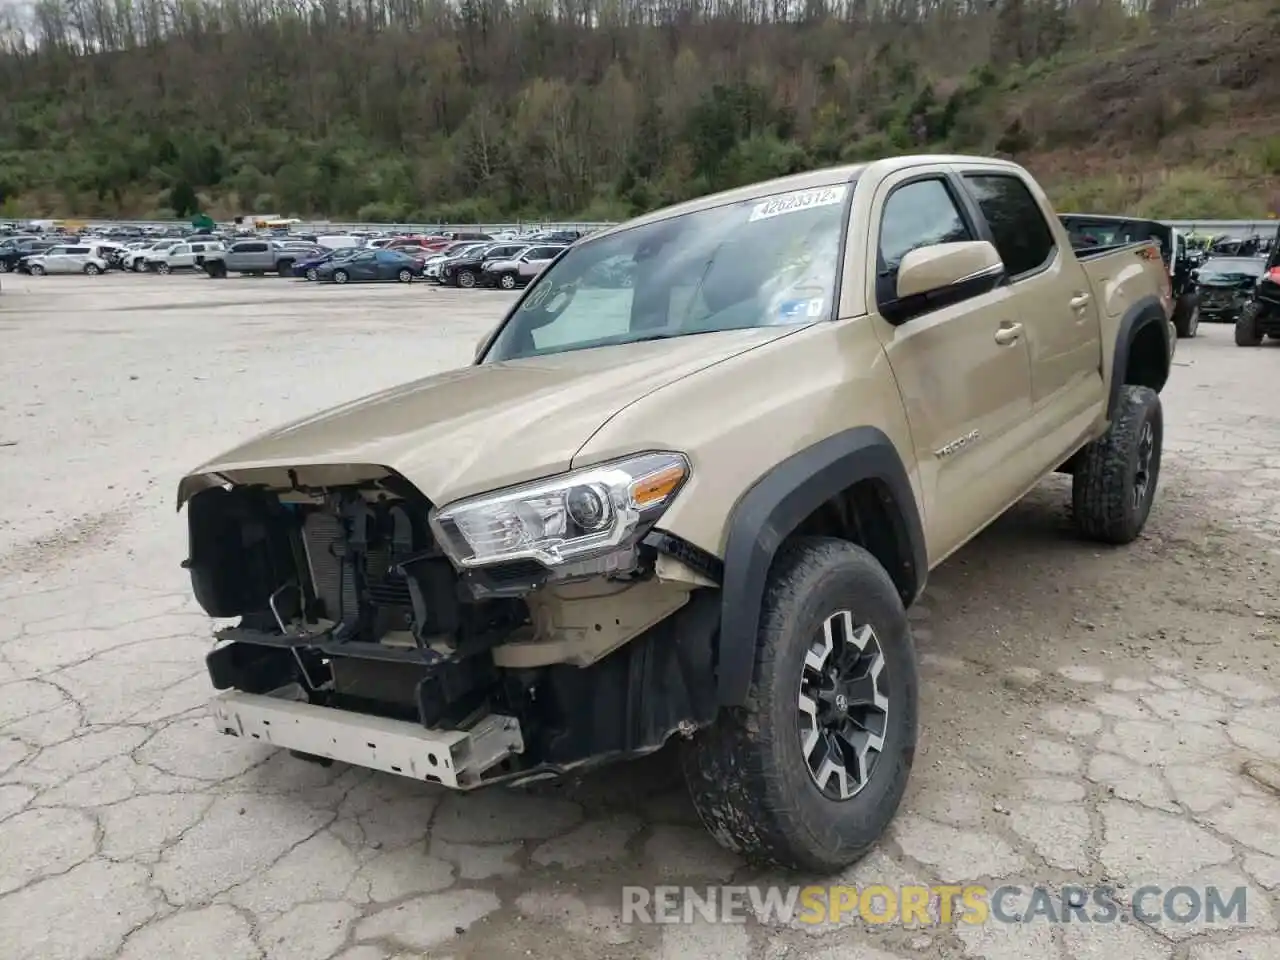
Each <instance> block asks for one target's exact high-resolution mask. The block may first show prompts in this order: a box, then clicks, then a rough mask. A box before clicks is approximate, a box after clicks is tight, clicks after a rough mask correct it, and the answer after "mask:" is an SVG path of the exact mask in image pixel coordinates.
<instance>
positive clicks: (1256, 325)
mask: <svg viewBox="0 0 1280 960" xmlns="http://www.w3.org/2000/svg"><path fill="white" fill-rule="evenodd" d="M1260 343H1262V304H1260V303H1258V301H1256V300H1254V301H1253V302H1252V303H1246V304H1245V305H1244V309H1243V310H1241V311H1240V317H1239V319H1237V320H1236V346H1237V347H1256V346H1258V345H1259V344H1260Z"/></svg>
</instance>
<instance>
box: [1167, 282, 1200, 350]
mask: <svg viewBox="0 0 1280 960" xmlns="http://www.w3.org/2000/svg"><path fill="white" fill-rule="evenodd" d="M1173 326H1174V329H1175V330H1177V332H1178V336H1179V337H1181V338H1183V339H1189V338H1191V337H1194V336H1195V335H1196V330H1198V329H1199V327H1200V295H1199V294H1197V293H1184V294H1183V295H1182V296H1181V297H1179V298H1178V302H1177V304H1176V305H1175V306H1174V308H1173Z"/></svg>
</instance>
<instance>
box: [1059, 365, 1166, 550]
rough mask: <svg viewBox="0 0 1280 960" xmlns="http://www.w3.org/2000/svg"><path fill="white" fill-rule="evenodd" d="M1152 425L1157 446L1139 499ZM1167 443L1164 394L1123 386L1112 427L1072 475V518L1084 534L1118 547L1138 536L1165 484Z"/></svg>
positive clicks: (1091, 446)
mask: <svg viewBox="0 0 1280 960" xmlns="http://www.w3.org/2000/svg"><path fill="white" fill-rule="evenodd" d="M1147 424H1150V426H1151V443H1152V446H1151V452H1150V455H1149V457H1148V458H1147V462H1146V468H1145V473H1146V484H1145V487H1144V490H1143V492H1142V494H1141V496H1140V497H1139V496H1138V495H1137V493H1136V487H1137V483H1138V480H1139V473H1140V468H1141V460H1142V459H1143V458H1142V456H1141V453H1142V446H1143V437H1144V433H1145V427H1146V425H1147ZM1163 443H1164V410H1163V408H1162V407H1161V404H1160V394H1158V393H1156V392H1155V391H1154V390H1152V389H1151V388H1150V387H1135V386H1132V385H1129V384H1126V385H1124V386H1123V387H1121V388H1120V401H1119V403H1118V404H1117V407H1116V411H1115V415H1114V417H1113V418H1112V421H1111V426H1110V428H1108V430H1107V432H1106V433H1105V434H1103V435H1102V436H1101V437H1099V438H1098V439H1097V440H1094V441H1092V442H1091V443H1089V444H1088V445H1087V446H1086V447H1085V448H1084V449H1083V450H1081V451H1080V454H1079V456H1078V458H1077V461H1076V463H1077V465H1076V470H1075V473H1074V474H1073V475H1072V478H1071V509H1072V519H1073V520H1074V522H1075V526H1076V529H1077V530H1078V531H1079V533H1080V535H1081V536H1083V537H1085V538H1087V539H1089V540H1097V541H1099V542H1101V543H1110V544H1116V545H1120V544H1125V543H1131V542H1133V541H1134V540H1136V539H1137V538H1138V535H1139V534H1140V533H1142V528H1143V527H1144V526H1146V523H1147V517H1149V516H1150V515H1151V505H1152V504H1153V503H1154V502H1155V497H1156V490H1157V488H1158V487H1159V484H1160V454H1161V448H1162V446H1163Z"/></svg>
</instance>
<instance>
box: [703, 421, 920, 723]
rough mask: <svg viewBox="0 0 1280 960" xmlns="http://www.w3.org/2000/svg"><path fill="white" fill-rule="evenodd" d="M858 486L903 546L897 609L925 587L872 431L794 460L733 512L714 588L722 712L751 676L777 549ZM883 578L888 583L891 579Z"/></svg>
mask: <svg viewBox="0 0 1280 960" xmlns="http://www.w3.org/2000/svg"><path fill="white" fill-rule="evenodd" d="M862 480H877V481H879V482H880V483H882V484H883V486H884V488H885V490H886V492H887V496H888V497H890V498H891V499H892V501H893V502H892V505H891V506H892V509H891V510H890V515H891V516H892V517H893V518H894V523H895V525H896V527H897V529H896V530H895V531H894V533H895V536H896V537H897V538H898V541H899V542H900V543H907V544H909V546H910V559H909V560H908V562H907V567H908V569H907V570H906V571H897V573H899V574H901V573H904V572H905V574H906V575H905V577H904V578H902V579H900V578H899V577H898V576H894V580H895V582H899V583H905V587H904V588H903V589H902V591H901V592H902V593H903V603H904V604H910V603H911V602H912V601H913V600H914V599H915V597H916V596H917V595H918V593H919V591H920V590H921V589H922V588H923V586H924V581H925V578H926V576H927V575H928V569H929V560H928V552H927V550H926V547H925V538H924V526H923V524H922V523H921V519H920V511H919V508H918V507H917V506H916V499H915V494H914V492H913V491H912V489H911V481H910V480H909V479H908V477H907V471H906V468H905V467H904V466H903V464H902V459H901V458H900V457H899V456H898V451H897V450H896V449H895V448H894V446H893V443H892V441H890V439H889V438H888V437H887V436H885V434H884V433H883V432H882V431H880V430H878V429H876V428H875V427H855V428H853V429H851V430H845V431H842V432H840V433H837V434H835V435H833V436H830V437H827V438H826V439H825V440H821V441H819V442H818V443H815V444H814V445H813V446H811V447H807V448H805V449H804V450H801V451H800V452H799V453H796V454H793V455H792V456H790V457H788V458H787V459H786V460H783V461H782V462H781V463H779V464H777V465H776V466H775V467H773V468H772V469H771V470H770V471H769V472H768V473H766V474H765V475H764V476H762V477H761V478H760V479H759V480H757V481H756V482H755V483H754V484H753V485H752V486H751V487H750V488H749V489H748V490H747V491H746V493H744V494H743V495H742V496H741V497H740V498H739V499H738V502H737V503H736V504H735V505H734V507H733V510H732V512H731V513H730V516H729V536H728V539H727V541H726V544H725V553H724V578H723V580H722V582H721V611H720V643H719V656H718V664H717V680H716V689H717V696H718V698H719V700H720V702H721V704H724V705H729V706H734V705H740V704H742V703H743V702H745V700H746V698H747V695H748V693H749V692H750V689H751V681H752V679H753V674H754V670H755V647H756V638H757V634H758V632H759V628H760V608H761V604H762V603H763V601H764V592H765V586H766V582H767V580H768V577H769V568H770V566H771V565H772V564H773V558H774V554H776V553H777V550H778V547H779V546H781V545H782V542H783V541H784V540H785V539H786V538H787V537H788V536H789V535H790V534H791V533H792V532H794V531H795V529H796V528H797V527H798V526H799V525H800V524H801V523H802V522H803V521H804V519H805V518H806V517H808V516H809V515H810V514H812V513H813V511H814V510H816V509H817V508H818V507H819V506H821V505H822V504H823V503H825V502H826V501H827V500H830V499H831V498H832V497H834V496H835V495H836V494H838V493H840V491H842V490H847V489H848V488H849V487H851V486H853V485H854V484H855V483H858V482H859V481H862ZM894 573H895V572H894V571H890V575H891V576H893V575H894Z"/></svg>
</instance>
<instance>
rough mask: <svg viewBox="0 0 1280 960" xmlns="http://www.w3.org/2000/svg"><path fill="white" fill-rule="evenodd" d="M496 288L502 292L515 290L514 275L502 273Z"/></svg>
mask: <svg viewBox="0 0 1280 960" xmlns="http://www.w3.org/2000/svg"><path fill="white" fill-rule="evenodd" d="M498 286H500V287H501V288H502V289H503V290H514V289H515V288H516V275H515V274H514V273H504V274H503V275H502V276H500V277H499V278H498Z"/></svg>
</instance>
